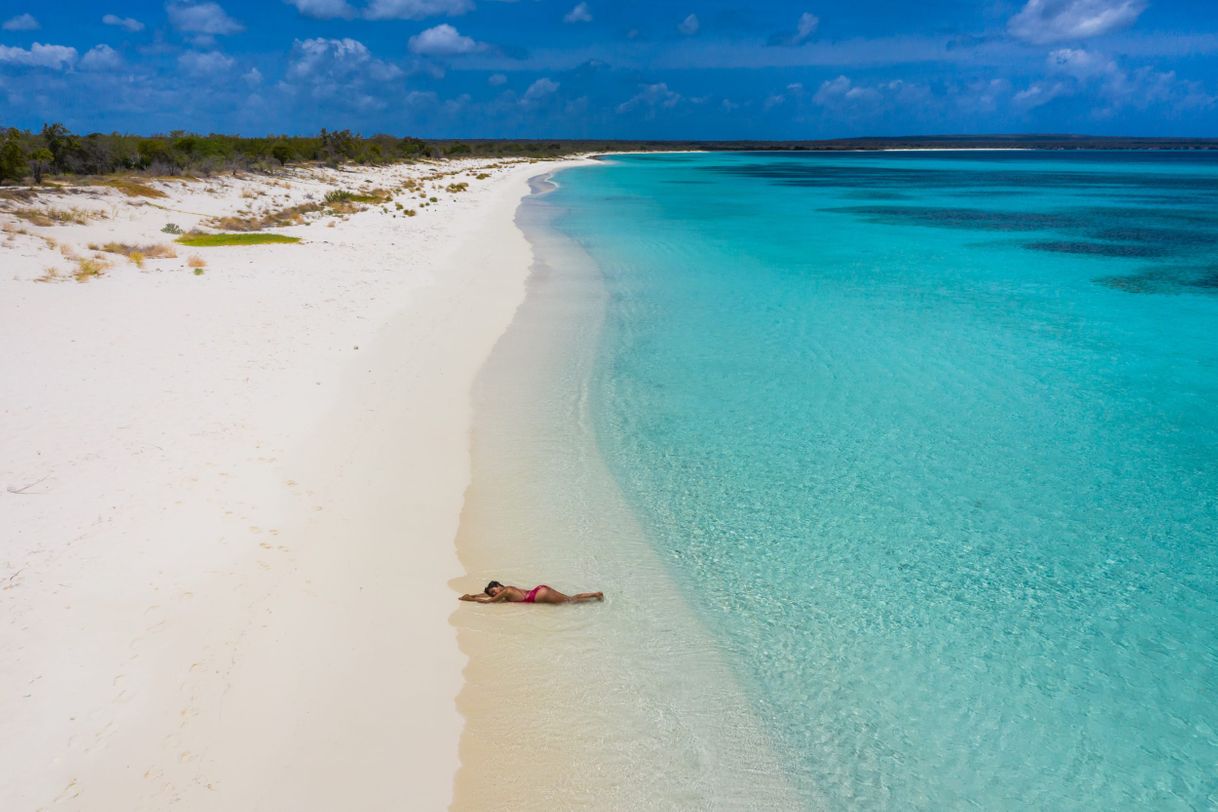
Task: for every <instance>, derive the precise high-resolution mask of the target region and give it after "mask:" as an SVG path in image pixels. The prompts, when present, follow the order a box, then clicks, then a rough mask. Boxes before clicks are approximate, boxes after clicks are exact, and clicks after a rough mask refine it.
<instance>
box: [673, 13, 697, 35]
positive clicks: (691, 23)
mask: <svg viewBox="0 0 1218 812" xmlns="http://www.w3.org/2000/svg"><path fill="white" fill-rule="evenodd" d="M701 27H702V24H701V23H699V22H698V15H697V14H691V15H689V16H688V17H686V18H685V19H684V20H682V21H681V22H680V24H679V25H678V26H677V30H678V31H680V32H681V33H682V34H686V35H691V34H697V33H698V29H699V28H701Z"/></svg>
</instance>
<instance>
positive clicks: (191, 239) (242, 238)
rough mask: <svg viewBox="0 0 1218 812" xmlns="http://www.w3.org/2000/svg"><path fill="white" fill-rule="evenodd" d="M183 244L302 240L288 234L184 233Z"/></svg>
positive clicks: (267, 242) (253, 243) (240, 243)
mask: <svg viewBox="0 0 1218 812" xmlns="http://www.w3.org/2000/svg"><path fill="white" fill-rule="evenodd" d="M178 242H179V243H181V244H182V245H189V246H191V247H192V248H215V247H216V246H220V245H267V244H270V243H283V242H300V237H289V236H287V235H286V234H265V233H259V232H255V233H248V234H184V235H183V236H181V237H178Z"/></svg>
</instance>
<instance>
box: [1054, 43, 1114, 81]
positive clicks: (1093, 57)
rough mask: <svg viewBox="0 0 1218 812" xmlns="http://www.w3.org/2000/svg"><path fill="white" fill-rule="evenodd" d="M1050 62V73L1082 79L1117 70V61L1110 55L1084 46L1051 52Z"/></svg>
mask: <svg viewBox="0 0 1218 812" xmlns="http://www.w3.org/2000/svg"><path fill="white" fill-rule="evenodd" d="M1048 63H1049V65H1048V67H1049V72H1050V73H1063V74H1066V75H1067V76H1073V77H1074V78H1075V79H1079V80H1081V81H1087V80H1089V79H1094V78H1096V77H1097V76H1110V75H1112V74H1113V73H1115V72H1116V71H1117V64H1116V62H1114V61H1113V60H1112V59H1110V58H1109V57H1106V56H1104V55H1103V54H1098V53H1095V52H1094V51H1087V50H1084V49H1082V48H1058V49H1057V50H1056V51H1053V52H1052V53H1050V54H1049V58H1048Z"/></svg>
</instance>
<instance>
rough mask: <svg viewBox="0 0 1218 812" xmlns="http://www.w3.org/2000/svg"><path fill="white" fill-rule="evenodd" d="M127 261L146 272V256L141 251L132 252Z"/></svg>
mask: <svg viewBox="0 0 1218 812" xmlns="http://www.w3.org/2000/svg"><path fill="white" fill-rule="evenodd" d="M127 259H129V260H131V264H132V265H134V266H135V267H137V268H139V269H140V270H141V271H142V270H144V255H143V254H141V253H140V252H139V251H132V252H131V253H130V254H128V255H127Z"/></svg>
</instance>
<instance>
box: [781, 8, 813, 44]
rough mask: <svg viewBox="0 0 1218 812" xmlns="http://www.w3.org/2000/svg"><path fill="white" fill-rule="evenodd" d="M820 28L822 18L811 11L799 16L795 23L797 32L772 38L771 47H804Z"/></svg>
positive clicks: (788, 32)
mask: <svg viewBox="0 0 1218 812" xmlns="http://www.w3.org/2000/svg"><path fill="white" fill-rule="evenodd" d="M819 26H820V18H819V17H817V16H816V15H815V14H813V13H812V12H810V11H805V12H804V13H803V14H800V15H799V19H798V20H796V21H795V30H794V31H787V32H785V33H782V34H775V35H774V36H772V37H770V44H771V45H803V44H804V43H805V42H807V41H808V38H809V37H811V36H812V35H813V34H815V33H816V29H817V28H818V27H819Z"/></svg>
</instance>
